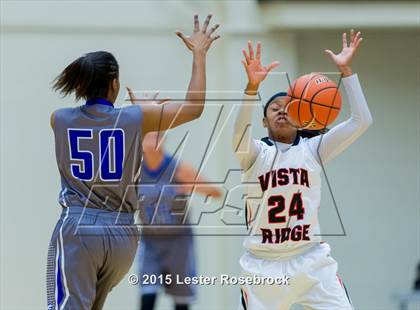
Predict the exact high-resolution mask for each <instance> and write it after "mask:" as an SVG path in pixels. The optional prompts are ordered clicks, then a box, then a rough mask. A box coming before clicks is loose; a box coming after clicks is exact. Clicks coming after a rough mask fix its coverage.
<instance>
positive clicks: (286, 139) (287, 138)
mask: <svg viewBox="0 0 420 310" xmlns="http://www.w3.org/2000/svg"><path fill="white" fill-rule="evenodd" d="M296 135H297V132H294V133H293V134H292V135H281V134H277V135H275V134H272V133H269V135H268V137H269V138H270V139H271V140H273V141H275V142H281V143H286V144H292V143H293V141H295V139H296Z"/></svg>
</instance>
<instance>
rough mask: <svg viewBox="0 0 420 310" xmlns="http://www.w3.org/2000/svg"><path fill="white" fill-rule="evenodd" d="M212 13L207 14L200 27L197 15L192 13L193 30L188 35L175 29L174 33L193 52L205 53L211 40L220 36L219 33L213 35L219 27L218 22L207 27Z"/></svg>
mask: <svg viewBox="0 0 420 310" xmlns="http://www.w3.org/2000/svg"><path fill="white" fill-rule="evenodd" d="M211 17H212V15H211V14H209V15H207V18H206V20H205V21H204V24H203V26H202V27H200V22H199V20H198V15H197V14H195V15H194V30H193V33H192V34H191V35H190V36H186V35H184V34H183V33H182V32H180V31H176V32H175V34H176V35H177V36H178V37H180V38H181V39H182V41H183V42H184V43H185V45H186V46H187V48H188V49H189V50H191V51H192V52H193V53H201V54H204V55H205V54H206V53H207V51H208V50H209V48H210V46H211V44H212V43H213V41H215V40H217V39H218V38H220V35H213V34H214V32H215V31H216V29H217V28H219V26H220V25H219V24H216V25H214V26H213V27H210V28H209V25H210V20H211Z"/></svg>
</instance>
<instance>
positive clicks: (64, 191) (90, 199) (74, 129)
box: [54, 99, 142, 212]
mask: <svg viewBox="0 0 420 310" xmlns="http://www.w3.org/2000/svg"><path fill="white" fill-rule="evenodd" d="M141 121H142V113H141V108H140V106H138V105H133V106H129V107H124V108H114V106H113V105H112V103H110V102H108V101H106V100H104V99H94V100H88V101H87V102H86V104H85V105H82V106H79V107H75V108H64V109H59V110H57V111H55V112H54V135H55V151H56V158H57V165H58V169H59V172H60V176H61V192H60V195H59V203H60V204H61V205H62V206H64V207H72V206H77V207H89V208H99V209H106V210H110V211H123V212H134V211H135V210H136V209H137V193H136V184H137V179H138V171H139V169H140V163H141V158H142V139H141Z"/></svg>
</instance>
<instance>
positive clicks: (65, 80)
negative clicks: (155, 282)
mask: <svg viewBox="0 0 420 310" xmlns="http://www.w3.org/2000/svg"><path fill="white" fill-rule="evenodd" d="M210 19H211V15H209V16H207V18H206V21H205V22H204V25H203V26H202V28H201V29H200V25H199V21H198V16H197V15H196V16H195V17H194V31H193V34H192V35H191V36H185V35H184V34H182V33H180V32H177V35H178V36H179V37H180V38H181V39H182V40H183V42H184V43H185V45H186V46H187V48H188V49H189V50H191V51H192V54H193V65H192V76H191V81H190V84H189V88H188V92H187V95H186V98H185V102H183V103H181V102H178V103H172V104H170V105H165V106H164V105H157V104H151V105H145V106H140V105H133V106H130V107H126V108H115V107H114V102H115V100H116V98H117V96H118V92H119V89H120V85H119V67H118V63H117V61H116V59H115V58H114V56H113V55H112V54H110V53H108V52H93V53H88V54H86V55H84V56H82V57H80V58H78V59H76V60H75V61H74V62H72V63H71V64H70V65H68V66H67V67H66V68H65V69H64V71H63V72H62V73H61V74H60V75H59V76H58V77H57V79H56V80H55V83H54V89H55V90H58V91H61V93H62V94H63V95H64V96H66V95H69V94H72V93H74V94H75V97H76V99H77V100H79V99H84V100H86V104H84V105H81V106H78V107H75V108H63V109H58V110H56V111H55V112H54V113H53V114H52V115H51V126H52V128H53V131H54V135H55V150H56V158H57V165H58V170H59V172H60V177H61V187H62V189H61V192H60V195H59V204H60V205H61V206H62V215H61V217H60V219H59V221H58V223H57V225H56V227H55V229H54V232H53V235H52V238H51V241H50V246H49V249H48V263H47V299H48V309H101V308H102V307H103V305H104V303H105V299H106V296H107V294H108V293H109V292H110V291H111V289H112V288H113V287H114V286H115V285H117V284H118V282H120V280H121V279H122V278H123V277H124V275H125V274H126V272H127V271H128V270H129V268H130V266H131V264H132V262H133V259H134V256H135V253H136V249H137V243H138V232H137V228H136V227H135V226H134V225H133V220H134V219H133V214H134V211H135V210H137V191H136V183H137V179H138V172H139V169H140V163H141V158H142V146H141V145H142V138H143V136H144V135H145V134H147V133H148V132H151V131H159V130H166V129H170V128H173V127H176V126H178V125H181V124H183V123H186V122H189V121H192V120H194V119H196V118H198V117H199V116H200V115H201V113H202V111H203V108H204V102H205V89H206V82H205V72H206V54H207V51H208V49H209V48H210V46H211V44H212V42H213V41H214V40H216V39H217V38H218V37H219V36H213V33H214V31H215V30H216V29H217V27H218V25H216V26H214V27H211V28H210V27H209V23H210Z"/></svg>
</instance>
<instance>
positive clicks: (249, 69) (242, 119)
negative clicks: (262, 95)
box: [232, 41, 279, 171]
mask: <svg viewBox="0 0 420 310" xmlns="http://www.w3.org/2000/svg"><path fill="white" fill-rule="evenodd" d="M242 53H243V55H244V57H245V60H242V64H243V65H244V68H245V71H246V74H247V77H248V83H247V85H246V88H245V94H244V99H243V102H242V104H241V106H240V108H239V111H238V115H237V117H236V120H235V123H234V127H233V138H232V147H233V150H234V152H235V155H236V158H237V159H238V160H239V164H240V167H241V168H242V169H243V170H244V171H246V170H248V169H249V168H250V167H251V166H252V164H253V163H254V162H255V160H256V158H257V156H258V154H259V152H260V146H259V145H258V143H257V142H256V141H255V140H254V139H251V135H250V130H249V128H248V127H250V126H251V118H252V113H253V110H254V105H255V101H256V100H257V94H258V88H259V86H260V84H261V82H262V81H264V79H265V78H266V76H267V74H268V73H269V72H270V71H271V70H272V69H274V68H275V67H277V66H278V65H279V62H278V61H275V62H272V63H271V64H270V65H268V66H263V65H262V64H261V43H260V42H258V43H257V53H256V55H255V56H254V50H253V47H252V42H251V41H248V53H247V52H246V51H245V50H244V49H243V50H242ZM250 140H251V142H250V146H249V148H248V149H247V150H245V151H244V150H242V149H241V148H240V145H241V143H242V141H250Z"/></svg>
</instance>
